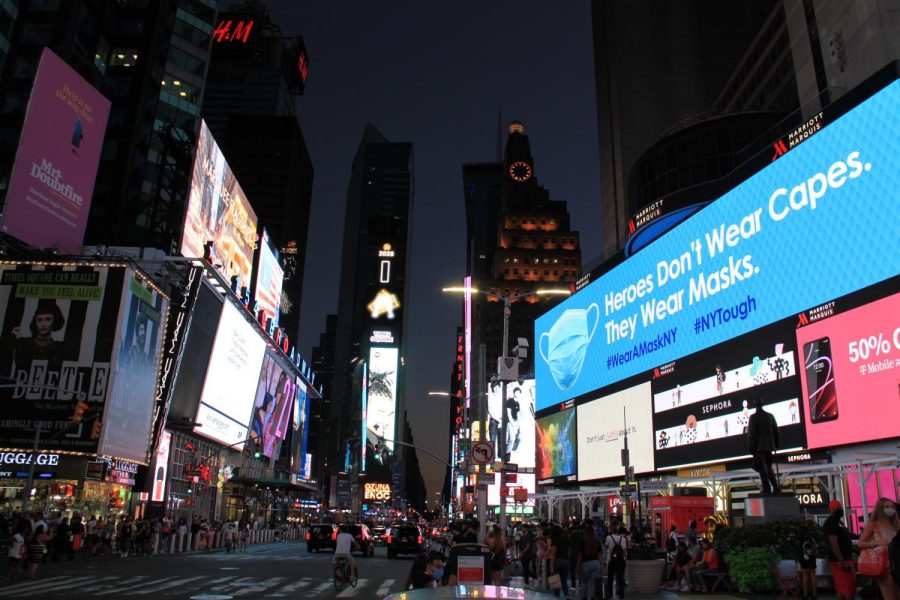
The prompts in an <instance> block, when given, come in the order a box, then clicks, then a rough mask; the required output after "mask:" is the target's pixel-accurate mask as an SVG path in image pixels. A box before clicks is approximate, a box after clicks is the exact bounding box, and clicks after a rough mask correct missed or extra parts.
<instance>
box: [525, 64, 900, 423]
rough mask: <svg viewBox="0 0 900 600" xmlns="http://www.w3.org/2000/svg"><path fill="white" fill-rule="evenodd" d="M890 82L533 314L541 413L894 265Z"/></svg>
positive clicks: (893, 95) (894, 143) (863, 283)
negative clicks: (619, 261) (594, 277)
mask: <svg viewBox="0 0 900 600" xmlns="http://www.w3.org/2000/svg"><path fill="white" fill-rule="evenodd" d="M898 103H900V83H898V82H893V83H892V84H890V85H888V86H887V87H886V88H884V89H883V90H881V91H880V92H878V93H876V94H875V95H874V96H872V97H871V98H869V99H868V100H867V101H865V102H864V103H862V104H860V105H859V106H857V107H856V108H854V109H853V110H851V111H849V112H848V113H846V114H845V115H843V116H842V117H840V118H839V119H837V120H836V121H835V122H834V123H832V124H831V125H829V126H827V127H825V128H824V129H822V130H821V131H819V132H818V133H816V134H815V135H813V136H811V137H810V138H809V139H807V140H806V141H804V143H803V144H800V145H798V146H796V147H795V148H793V149H792V150H791V151H790V152H789V153H787V154H786V155H784V156H782V157H781V158H779V159H778V160H777V161H775V162H773V163H772V164H771V166H769V167H767V168H765V169H763V170H762V171H760V172H758V173H756V174H755V175H753V176H752V177H750V178H749V179H747V180H746V181H744V182H743V183H741V184H740V185H738V186H736V187H735V188H733V189H732V190H730V191H729V192H727V193H726V194H724V195H723V196H722V197H721V198H719V199H717V200H716V201H715V202H713V203H711V204H710V205H709V206H708V207H706V208H704V209H703V210H700V211H699V212H698V213H697V214H695V215H694V216H692V217H691V218H689V219H687V220H686V221H684V222H683V223H681V224H680V225H678V226H677V227H675V228H674V229H672V230H671V231H669V232H668V233H666V234H665V235H663V236H662V237H661V238H659V239H658V240H657V241H656V242H654V243H653V244H651V245H650V246H648V247H647V248H645V249H643V250H641V251H640V252H639V253H637V254H636V255H634V256H633V257H631V258H629V259H628V260H627V261H625V262H624V263H622V264H620V265H618V266H616V267H614V268H613V269H612V270H611V271H609V272H608V273H606V274H605V275H603V276H602V277H600V278H598V279H597V280H596V281H594V282H592V283H591V284H590V285H588V286H587V287H586V288H584V289H583V290H581V291H579V292H578V293H577V294H575V295H574V296H572V297H571V298H569V299H567V300H566V301H565V302H563V303H561V304H560V305H558V306H557V307H555V308H553V309H552V310H550V311H548V312H547V313H546V314H545V315H543V316H542V317H540V318H539V319H538V320H537V322H536V327H535V341H536V345H537V346H538V352H537V354H538V358H537V359H536V360H535V369H536V376H537V381H538V400H537V401H538V410H542V409H545V408H547V407H551V406H554V405H557V404H559V403H561V402H564V401H566V400H568V399H572V398H576V397H580V396H581V395H583V394H586V393H589V392H591V391H593V390H596V389H599V388H602V387H605V386H607V385H610V384H612V383H615V382H617V381H620V380H622V379H625V378H627V377H631V376H633V375H636V374H639V373H642V372H646V371H648V370H650V369H652V368H653V367H656V366H659V365H661V364H665V363H667V362H669V361H672V360H675V359H677V358H679V357H682V356H686V355H688V354H693V353H695V352H698V351H700V350H703V349H706V348H710V347H712V346H715V345H716V344H719V343H722V342H724V341H726V340H729V339H732V338H734V337H737V336H739V335H742V334H745V333H747V332H750V331H753V330H755V329H758V328H759V327H762V326H765V325H767V324H770V323H773V322H775V321H778V320H780V319H783V318H786V317H788V316H790V315H793V314H796V313H798V312H799V311H802V310H806V309H807V308H809V307H812V306H816V305H819V304H821V303H824V302H828V301H829V300H831V299H833V298H835V297H839V296H843V295H846V294H849V293H852V292H854V291H856V290H859V289H862V288H864V287H867V286H870V285H873V284H875V283H877V282H880V281H883V280H885V279H887V278H890V277H893V276H895V275H897V273H898V261H897V260H891V258H896V256H897V239H898V236H897V223H898V222H900V202H898V201H897V191H896V174H897V173H898V172H900V152H898V150H900V119H897V118H896V115H897V106H898Z"/></svg>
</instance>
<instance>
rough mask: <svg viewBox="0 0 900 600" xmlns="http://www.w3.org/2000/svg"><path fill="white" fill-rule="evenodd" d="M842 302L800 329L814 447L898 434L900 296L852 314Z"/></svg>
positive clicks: (804, 387)
mask: <svg viewBox="0 0 900 600" xmlns="http://www.w3.org/2000/svg"><path fill="white" fill-rule="evenodd" d="M893 287H894V288H895V289H896V288H897V287H898V286H897V285H894V286H893ZM842 304H843V303H842V302H836V303H830V304H829V305H826V307H825V309H824V311H819V312H820V313H822V312H824V313H825V315H826V318H822V319H819V320H816V321H813V322H810V323H809V324H808V325H805V326H803V327H800V328H799V329H797V348H798V349H799V361H800V364H799V368H800V384H801V386H802V390H803V392H802V396H801V397H802V399H803V402H802V404H803V414H804V419H805V422H806V438H807V441H808V444H809V447H810V448H827V447H831V446H836V445H839V444H849V443H854V442H859V441H865V440H872V439H879V438H893V437H897V435H898V434H900V431H898V426H897V423H900V393H898V390H900V293H894V294H892V295H890V296H888V297H886V298H882V299H881V300H877V301H875V302H871V303H868V304H865V305H863V306H859V307H856V308H852V309H850V310H843V309H842ZM827 315H831V316H827Z"/></svg>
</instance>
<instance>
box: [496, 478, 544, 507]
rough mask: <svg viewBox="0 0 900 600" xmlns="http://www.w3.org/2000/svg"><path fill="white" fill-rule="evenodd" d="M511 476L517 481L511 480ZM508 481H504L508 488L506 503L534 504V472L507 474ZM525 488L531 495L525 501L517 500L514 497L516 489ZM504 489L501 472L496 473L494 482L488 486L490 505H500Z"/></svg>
mask: <svg viewBox="0 0 900 600" xmlns="http://www.w3.org/2000/svg"><path fill="white" fill-rule="evenodd" d="M511 477H514V478H515V481H509V479H510V478H511ZM506 478H507V481H505V482H504V483H505V484H506V485H504V486H503V487H505V488H507V490H506V504H507V505H510V506H511V505H514V504H519V505H520V506H534V493H535V489H536V488H535V480H536V479H535V476H534V474H533V473H512V474H507V475H506ZM520 488H525V489H526V490H527V491H528V493H529V495H530V496H531V497H530V498H529V499H528V500H526V501H525V502H518V503H517V502H516V499H515V497H514V490H516V489H520ZM501 491H502V489H501V487H500V473H494V483H492V484H491V485H489V486H488V488H487V503H488V506H500V493H501Z"/></svg>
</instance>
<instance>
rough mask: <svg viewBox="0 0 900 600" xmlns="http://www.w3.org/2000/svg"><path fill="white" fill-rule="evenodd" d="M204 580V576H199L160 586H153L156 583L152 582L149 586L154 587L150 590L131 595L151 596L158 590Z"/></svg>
mask: <svg viewBox="0 0 900 600" xmlns="http://www.w3.org/2000/svg"><path fill="white" fill-rule="evenodd" d="M205 578H206V576H205V575H201V576H198V577H184V578H182V579H176V580H175V581H169V582H167V583H163V584H161V585H154V584H155V583H157V582H155V581H154V582H153V583H151V585H154V587H151V588H149V589H145V590H138V591H135V592H133V593H134V594H152V593H153V592H158V591H160V590H167V589H169V588H173V587H176V586H179V585H182V584H185V583H189V582H191V581H196V580H197V579H205ZM163 581H166V580H163Z"/></svg>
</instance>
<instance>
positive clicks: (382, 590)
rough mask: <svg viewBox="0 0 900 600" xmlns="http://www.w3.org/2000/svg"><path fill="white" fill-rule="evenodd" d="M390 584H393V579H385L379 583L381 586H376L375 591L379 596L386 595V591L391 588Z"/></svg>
mask: <svg viewBox="0 0 900 600" xmlns="http://www.w3.org/2000/svg"><path fill="white" fill-rule="evenodd" d="M392 585H394V580H393V579H385V580H384V583H382V584H381V587H380V588H378V591H377V592H375V593H376V594H378V595H379V596H386V595H387V593H388V590H389V589H391V586H392Z"/></svg>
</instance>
